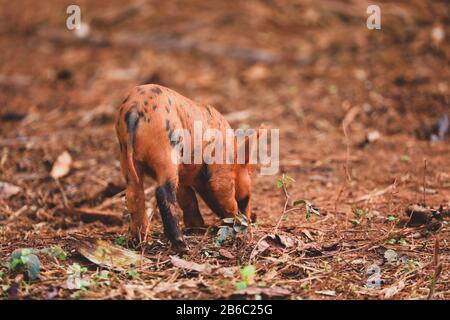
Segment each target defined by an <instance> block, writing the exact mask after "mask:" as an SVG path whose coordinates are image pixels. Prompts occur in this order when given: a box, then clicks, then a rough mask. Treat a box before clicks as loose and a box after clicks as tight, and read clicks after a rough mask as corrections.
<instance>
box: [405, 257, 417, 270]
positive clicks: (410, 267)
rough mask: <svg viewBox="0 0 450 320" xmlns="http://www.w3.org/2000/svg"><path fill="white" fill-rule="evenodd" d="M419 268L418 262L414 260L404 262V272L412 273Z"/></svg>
mask: <svg viewBox="0 0 450 320" xmlns="http://www.w3.org/2000/svg"><path fill="white" fill-rule="evenodd" d="M418 266H419V262H418V261H417V260H414V259H408V261H407V262H406V264H405V266H404V269H405V271H406V272H412V271H414V270H415V269H416V268H417V267H418Z"/></svg>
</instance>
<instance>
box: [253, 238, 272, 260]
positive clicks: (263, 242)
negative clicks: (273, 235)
mask: <svg viewBox="0 0 450 320" xmlns="http://www.w3.org/2000/svg"><path fill="white" fill-rule="evenodd" d="M266 237H267V236H266ZM269 247H270V244H269V243H268V242H267V241H266V240H264V239H261V240H260V241H259V242H258V244H257V245H256V247H255V248H254V249H253V251H252V252H251V253H250V259H253V258H254V257H256V256H257V255H258V254H260V253H262V252H264V251H266V250H267V249H268V248H269Z"/></svg>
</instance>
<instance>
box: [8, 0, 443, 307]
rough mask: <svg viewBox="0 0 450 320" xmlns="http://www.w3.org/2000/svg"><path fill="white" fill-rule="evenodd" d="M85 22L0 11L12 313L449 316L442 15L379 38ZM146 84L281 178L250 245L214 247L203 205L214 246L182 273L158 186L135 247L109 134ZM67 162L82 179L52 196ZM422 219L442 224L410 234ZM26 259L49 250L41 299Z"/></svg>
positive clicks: (209, 23)
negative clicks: (395, 309)
mask: <svg viewBox="0 0 450 320" xmlns="http://www.w3.org/2000/svg"><path fill="white" fill-rule="evenodd" d="M72 3H73V1H56V0H55V1H26V0H21V1H14V2H11V1H0V33H1V36H0V47H1V50H0V183H3V184H2V185H3V189H2V188H1V187H0V263H1V266H0V275H1V276H0V285H1V286H0V297H1V298H2V299H79V298H82V299H229V298H247V299H255V298H256V299H258V298H277V299H278V298H282V299H427V298H432V299H449V298H450V285H449V279H450V270H449V266H450V251H449V244H450V243H449V242H450V237H449V235H450V228H449V225H448V222H449V216H448V214H449V212H448V206H449V205H450V169H449V168H450V146H449V139H448V134H447V136H446V137H444V138H443V139H438V140H440V141H434V142H432V141H431V139H430V134H429V132H428V131H429V128H431V127H432V125H433V124H434V123H435V122H436V121H437V120H438V119H439V118H441V119H442V117H443V116H444V115H445V114H447V115H449V105H450V104H449V103H450V88H449V81H448V80H449V79H450V72H449V54H450V43H449V41H448V39H449V38H448V37H449V34H450V20H449V19H450V18H449V17H450V6H449V4H448V2H446V1H432V2H431V1H419V0H415V1H380V2H379V3H380V7H381V15H382V20H381V23H382V25H381V26H382V29H381V30H369V29H368V28H367V27H366V19H367V16H368V14H367V13H366V8H367V6H368V2H366V1H362V0H361V1H358V0H353V1H312V0H311V1H308V0H297V1H288V0H273V1H253V0H250V1H242V2H239V3H238V2H236V1H223V2H219V1H201V0H194V1H185V2H184V1H183V2H181V1H138V0H136V1H119V0H111V1H76V4H78V5H79V6H80V8H81V20H82V22H83V23H84V24H85V25H83V28H84V29H83V30H84V31H83V30H82V31H79V32H78V33H77V34H78V35H76V33H75V32H74V31H69V30H67V28H66V26H65V22H66V18H67V17H68V15H67V14H66V8H67V6H68V5H69V4H72ZM86 26H88V28H89V30H86V28H87V27H86ZM144 83H158V84H161V85H164V86H167V87H170V88H172V89H174V90H176V91H178V92H180V93H181V94H183V95H185V96H187V97H190V98H192V99H193V100H195V101H201V102H205V103H210V104H212V105H214V106H215V107H216V108H217V109H218V110H219V111H220V112H222V113H223V114H224V115H226V117H227V118H228V119H229V120H230V123H231V125H232V126H233V127H234V128H238V127H242V126H250V127H257V126H258V125H259V124H260V123H265V124H266V126H267V127H269V128H279V129H280V170H279V173H278V174H277V175H275V176H260V175H258V174H256V173H257V172H258V170H256V172H255V176H254V178H253V183H254V190H253V199H254V203H253V210H254V211H255V212H256V213H257V216H258V221H257V224H256V225H254V226H252V227H251V230H250V231H249V232H247V233H243V232H242V233H241V232H238V233H237V234H236V235H235V236H234V237H233V238H232V239H227V240H225V241H224V242H222V243H218V242H217V239H218V236H217V233H218V227H219V226H220V225H221V221H220V220H219V219H218V218H217V217H216V216H214V215H213V214H212V213H211V212H210V210H209V209H207V208H206V207H205V206H204V204H203V203H202V204H201V209H202V212H203V216H204V217H205V220H206V222H207V224H208V225H209V226H210V227H209V228H208V229H206V230H202V232H201V233H200V234H198V233H192V232H188V231H185V236H186V239H187V242H188V244H189V246H190V247H191V252H190V253H189V254H187V255H184V256H179V255H178V256H177V254H176V253H175V252H174V251H172V250H171V249H170V246H169V244H168V242H167V240H166V238H165V237H164V235H163V233H162V225H161V219H160V216H159V213H158V212H157V210H156V209H155V201H154V199H153V192H154V183H153V182H152V181H151V180H150V179H149V180H148V181H147V183H146V188H147V191H148V196H147V207H148V208H149V212H152V213H153V212H154V213H155V214H154V215H152V220H151V227H150V230H149V239H148V242H147V243H146V244H144V245H141V246H138V247H136V246H135V245H133V244H132V243H131V242H130V241H128V240H129V238H128V237H129V236H128V221H129V215H128V213H127V210H126V208H125V199H124V192H123V189H124V186H125V182H124V180H123V178H122V177H121V174H120V165H119V161H118V154H119V148H118V143H117V141H116V137H115V132H114V126H113V122H114V116H115V113H116V111H117V108H118V106H119V105H120V103H121V101H122V100H123V98H124V97H125V96H126V94H127V92H128V91H129V90H130V89H131V88H132V87H133V86H136V85H139V84H144ZM240 111H242V112H240ZM65 151H67V152H68V153H69V154H70V158H71V159H72V162H71V163H70V172H69V173H68V174H66V175H64V176H63V177H61V178H59V179H57V180H56V179H53V178H52V176H51V171H52V168H54V167H55V163H56V159H57V158H58V156H59V155H61V154H62V153H63V152H65ZM283 174H284V175H285V176H284V178H283V179H282V176H283ZM291 178H292V179H291ZM279 179H282V180H283V185H281V183H280V181H278V180H279ZM277 181H278V182H277ZM5 183H7V184H5ZM5 186H7V187H5ZM15 187H19V188H15ZM279 187H281V188H279ZM287 195H288V198H287V197H286V196H287ZM299 199H303V200H307V205H304V202H303V205H300V206H298V208H299V209H298V210H291V211H289V212H285V211H287V210H289V209H290V208H293V205H294V201H295V200H299ZM285 204H286V208H285ZM310 204H311V206H309V205H310ZM414 204H420V205H421V206H423V207H424V208H428V209H434V210H435V211H432V210H431V211H430V210H428V212H425V213H424V215H425V219H424V221H413V220H417V219H418V218H417V215H416V216H414V215H412V216H411V217H410V218H409V217H408V216H407V215H406V213H405V210H406V209H407V208H408V206H411V205H414ZM440 206H442V208H440ZM79 208H83V209H82V210H76V209H79ZM86 208H87V209H86ZM284 208H285V209H284ZM314 208H317V209H318V212H319V214H315V213H314V212H315V209H314ZM88 209H89V210H91V211H92V210H97V211H100V213H103V214H106V215H107V217H106V218H105V217H103V218H102V217H99V216H98V215H99V214H97V216H94V217H93V216H92V214H91V215H89V213H92V212H91V211H89V210H88ZM108 215H109V216H108ZM419 220H420V219H419ZM278 223H279V225H278V226H277V224H278ZM96 239H103V240H105V241H106V242H107V243H109V244H116V245H118V246H122V247H125V248H127V249H129V250H131V251H133V252H137V253H139V254H140V255H141V257H144V258H147V259H149V260H150V261H151V263H149V264H148V265H145V266H143V265H136V266H132V267H129V268H125V269H123V270H121V271H117V270H110V269H108V267H107V263H106V264H104V265H103V266H99V265H98V264H95V263H93V262H92V261H90V260H88V259H86V257H85V255H83V254H81V253H80V244H86V243H91V244H92V243H94V242H95V240H96ZM20 248H33V249H34V250H37V251H32V252H34V253H35V254H36V256H37V257H38V258H39V260H40V272H39V274H38V276H37V279H34V280H32V279H30V278H33V277H32V275H31V274H30V272H29V271H30V270H28V272H27V268H29V267H26V266H29V263H30V260H29V256H30V255H29V254H28V253H29V252H26V253H23V251H22V256H23V255H26V256H27V257H25V258H26V259H25V260H22V264H24V265H25V266H23V267H22V268H20V262H19V265H18V266H16V267H14V266H11V262H12V260H13V258H11V254H12V252H13V251H14V250H16V249H20ZM61 249H62V250H61ZM49 252H50V254H48V253H49ZM171 256H172V257H171ZM173 256H177V257H178V258H180V259H182V260H176V258H173ZM21 258H23V257H19V259H21ZM8 262H9V264H8ZM193 262H195V263H196V264H194V263H193ZM100 265H101V264H100ZM249 265H250V266H254V267H255V270H252V267H247V268H245V266H249ZM84 267H85V268H86V269H85V268H84ZM374 268H375V269H377V270H378V271H375V274H370V270H374ZM102 270H103V272H102ZM105 270H106V271H109V272H105ZM74 279H75V280H74ZM80 279H81V280H80Z"/></svg>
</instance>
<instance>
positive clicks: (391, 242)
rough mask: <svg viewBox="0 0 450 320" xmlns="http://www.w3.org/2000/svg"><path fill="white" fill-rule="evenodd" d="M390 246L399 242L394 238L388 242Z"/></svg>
mask: <svg viewBox="0 0 450 320" xmlns="http://www.w3.org/2000/svg"><path fill="white" fill-rule="evenodd" d="M386 242H387V243H388V244H396V243H397V240H395V239H394V238H391V239H389V240H388V241H386Z"/></svg>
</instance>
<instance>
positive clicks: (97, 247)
mask: <svg viewBox="0 0 450 320" xmlns="http://www.w3.org/2000/svg"><path fill="white" fill-rule="evenodd" d="M78 252H79V253H80V254H81V255H83V256H84V257H85V258H86V259H88V260H89V261H91V262H93V263H95V264H97V265H99V266H101V267H105V268H109V269H113V270H117V271H125V270H127V269H129V268H130V267H132V266H139V267H141V266H143V265H149V264H150V263H151V261H150V260H149V259H147V258H145V257H143V256H141V255H139V254H137V253H135V252H133V251H131V250H127V249H125V248H122V247H119V246H116V245H113V244H111V243H109V242H106V241H103V240H95V241H93V242H89V241H80V244H79V246H78Z"/></svg>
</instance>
